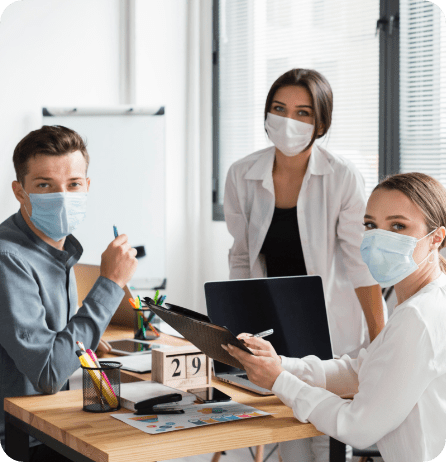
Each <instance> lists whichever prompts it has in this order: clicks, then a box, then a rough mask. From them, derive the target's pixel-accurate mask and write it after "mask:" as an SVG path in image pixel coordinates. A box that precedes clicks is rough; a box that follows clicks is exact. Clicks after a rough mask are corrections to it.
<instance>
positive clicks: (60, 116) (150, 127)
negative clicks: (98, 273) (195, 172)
mask: <svg viewBox="0 0 446 462" xmlns="http://www.w3.org/2000/svg"><path fill="white" fill-rule="evenodd" d="M42 112H43V114H44V115H43V123H44V125H63V126H65V127H68V128H71V129H72V130H75V131H76V132H77V133H79V134H80V135H81V136H82V138H83V139H84V140H85V141H86V142H87V151H88V153H89V155H90V165H89V168H88V177H89V178H90V179H91V184H90V191H89V194H88V206H87V215H86V218H85V221H84V222H83V223H82V224H81V225H79V227H78V228H77V229H76V230H75V231H74V232H73V235H74V236H75V237H76V238H77V239H78V240H79V241H80V243H81V244H82V246H83V248H84V253H83V255H82V257H81V260H80V263H89V264H95V265H99V264H100V262H101V254H102V252H103V251H104V250H105V249H106V248H107V246H108V245H109V243H110V242H111V241H112V240H113V239H114V235H113V225H116V227H117V228H118V232H119V233H120V234H127V236H128V237H129V242H130V244H131V245H132V247H135V246H141V245H143V246H144V247H145V251H146V256H145V257H142V258H139V259H138V268H137V270H136V273H135V276H134V279H133V280H132V281H134V280H139V281H141V280H142V279H150V280H152V279H158V280H162V279H164V278H165V275H166V243H165V241H166V226H165V223H166V194H165V152H164V146H165V127H164V124H165V120H164V108H157V109H156V110H153V108H152V109H151V108H131V110H130V111H129V108H128V107H122V106H119V107H114V108H100V109H94V108H85V109H82V108H76V109H75V110H73V109H64V108H44V109H43V111H42Z"/></svg>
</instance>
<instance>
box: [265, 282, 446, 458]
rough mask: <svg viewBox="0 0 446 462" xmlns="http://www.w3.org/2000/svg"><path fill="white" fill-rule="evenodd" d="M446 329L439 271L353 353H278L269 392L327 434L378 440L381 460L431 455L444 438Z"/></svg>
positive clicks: (445, 288)
mask: <svg viewBox="0 0 446 462" xmlns="http://www.w3.org/2000/svg"><path fill="white" fill-rule="evenodd" d="M445 332H446V275H445V274H443V273H442V274H441V275H440V277H439V278H437V279H436V280H435V281H433V282H431V283H430V284H428V285H427V286H426V287H424V288H423V289H421V290H420V291H419V292H418V293H416V294H415V295H413V296H412V297H411V298H409V299H408V300H406V301H405V302H404V303H402V304H401V305H399V306H397V307H396V308H395V310H394V312H393V314H392V316H390V318H389V321H388V323H387V325H386V326H385V328H384V329H383V330H382V331H381V333H380V334H379V335H378V337H376V339H375V340H374V341H373V343H372V344H371V345H370V346H369V347H368V348H367V350H365V349H363V350H361V351H360V353H359V356H358V358H357V359H351V358H350V357H348V356H347V355H345V356H343V357H342V358H341V359H332V360H329V361H321V360H320V359H318V358H316V357H315V356H308V357H306V358H303V359H297V358H282V366H283V367H284V369H285V370H286V372H282V373H281V374H280V375H279V377H278V378H277V380H276V382H275V383H274V386H273V388H272V391H273V392H274V393H275V394H276V395H277V396H278V397H279V398H280V399H281V400H282V401H283V402H284V403H285V404H286V405H287V406H289V407H291V408H292V409H293V413H294V415H295V416H296V418H297V419H299V420H300V421H302V422H311V423H313V424H314V425H315V426H316V428H317V429H318V430H320V431H321V432H324V433H325V434H326V435H330V436H332V437H334V438H336V439H337V440H340V441H343V442H344V443H347V444H351V445H352V446H355V447H357V448H365V447H368V446H370V445H371V444H374V443H377V445H378V449H379V451H380V453H381V455H382V457H383V459H384V460H385V461H386V462H401V461H404V462H422V461H427V460H431V459H433V458H434V457H436V456H438V454H439V453H440V452H441V451H442V450H443V448H444V446H445V439H446V335H445ZM358 390H359V391H358ZM356 392H357V393H356ZM353 393H356V394H355V396H354V399H353V400H345V399H342V398H340V397H339V396H338V395H345V394H353Z"/></svg>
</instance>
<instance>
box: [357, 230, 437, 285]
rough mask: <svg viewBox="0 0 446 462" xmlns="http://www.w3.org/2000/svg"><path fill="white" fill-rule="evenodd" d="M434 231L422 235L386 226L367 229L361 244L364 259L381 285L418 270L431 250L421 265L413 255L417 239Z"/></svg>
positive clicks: (393, 281)
mask: <svg viewBox="0 0 446 462" xmlns="http://www.w3.org/2000/svg"><path fill="white" fill-rule="evenodd" d="M434 231H436V229H434ZM434 231H431V232H430V233H429V234H426V236H424V237H422V238H421V239H417V238H416V237H412V236H406V235H404V234H398V233H393V232H392V231H385V230H384V229H372V230H370V231H366V232H365V233H364V238H363V240H362V244H361V256H362V259H363V260H364V263H365V264H366V265H367V266H368V267H369V270H370V273H371V274H372V276H373V278H374V279H375V280H376V281H377V282H378V283H379V284H380V285H381V287H390V286H393V285H395V284H397V283H398V282H400V281H402V280H403V279H405V278H407V276H409V275H410V274H412V273H413V272H414V271H416V270H417V269H418V268H419V265H421V264H422V263H423V262H424V261H425V260H426V259H427V258H428V257H429V255H430V254H431V253H432V252H429V253H428V255H427V256H426V258H425V259H424V260H423V261H421V262H420V263H419V264H418V265H417V264H416V263H415V261H414V259H413V256H412V255H413V251H414V249H415V247H416V246H417V243H418V242H419V241H421V240H422V239H424V238H426V237H427V236H429V235H431V234H432V233H433V232H434Z"/></svg>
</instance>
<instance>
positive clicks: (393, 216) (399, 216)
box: [364, 215, 411, 221]
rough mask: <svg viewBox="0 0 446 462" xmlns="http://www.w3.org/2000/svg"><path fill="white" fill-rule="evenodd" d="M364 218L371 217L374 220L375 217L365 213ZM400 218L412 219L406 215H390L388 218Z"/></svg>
mask: <svg viewBox="0 0 446 462" xmlns="http://www.w3.org/2000/svg"><path fill="white" fill-rule="evenodd" d="M364 218H369V219H371V220H374V219H375V218H374V217H372V216H371V215H364ZM397 218H398V219H400V220H407V221H411V220H410V218H406V217H405V216H404V215H389V216H388V217H387V218H386V220H395V219H397Z"/></svg>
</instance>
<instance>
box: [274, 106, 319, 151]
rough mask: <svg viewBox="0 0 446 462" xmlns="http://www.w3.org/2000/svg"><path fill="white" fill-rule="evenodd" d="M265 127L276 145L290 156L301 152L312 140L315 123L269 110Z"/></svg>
mask: <svg viewBox="0 0 446 462" xmlns="http://www.w3.org/2000/svg"><path fill="white" fill-rule="evenodd" d="M265 128H266V131H267V133H268V136H269V139H270V140H271V141H272V142H273V143H274V146H276V148H277V149H278V150H279V151H280V152H283V153H284V154H285V155H286V156H288V157H293V156H297V154H300V153H301V152H302V151H303V150H304V149H305V148H306V147H307V146H308V143H309V142H310V141H311V137H312V136H313V131H314V125H311V124H306V123H305V122H300V121H298V120H294V119H290V118H289V117H281V116H278V115H275V114H271V113H270V112H268V114H267V116H266V120H265Z"/></svg>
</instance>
